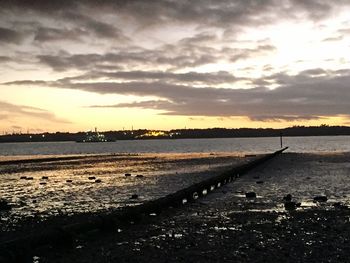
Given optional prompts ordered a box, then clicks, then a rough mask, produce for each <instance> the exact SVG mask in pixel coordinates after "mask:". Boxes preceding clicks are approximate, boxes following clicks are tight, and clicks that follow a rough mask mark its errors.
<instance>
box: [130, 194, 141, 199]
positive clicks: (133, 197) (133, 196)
mask: <svg viewBox="0 0 350 263" xmlns="http://www.w3.org/2000/svg"><path fill="white" fill-rule="evenodd" d="M137 198H139V196H138V195H137V194H133V195H132V196H131V197H130V199H137Z"/></svg>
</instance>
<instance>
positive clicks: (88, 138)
mask: <svg viewBox="0 0 350 263" xmlns="http://www.w3.org/2000/svg"><path fill="white" fill-rule="evenodd" d="M76 142H113V140H108V139H107V138H106V136H105V135H104V134H102V133H99V132H98V131H97V128H95V131H94V132H93V131H90V132H87V133H86V134H85V138H84V139H83V140H78V141H76Z"/></svg>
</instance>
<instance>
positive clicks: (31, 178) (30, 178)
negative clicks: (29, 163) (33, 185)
mask: <svg viewBox="0 0 350 263" xmlns="http://www.w3.org/2000/svg"><path fill="white" fill-rule="evenodd" d="M33 179H34V178H33V177H26V180H33Z"/></svg>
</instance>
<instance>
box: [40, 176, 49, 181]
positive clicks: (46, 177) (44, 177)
mask: <svg viewBox="0 0 350 263" xmlns="http://www.w3.org/2000/svg"><path fill="white" fill-rule="evenodd" d="M41 179H42V180H49V177H48V176H43V177H41Z"/></svg>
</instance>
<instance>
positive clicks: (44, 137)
mask: <svg viewBox="0 0 350 263" xmlns="http://www.w3.org/2000/svg"><path fill="white" fill-rule="evenodd" d="M101 134H104V136H105V137H106V138H107V139H108V140H109V141H115V140H140V139H186V138H240V137H276V136H280V135H283V136H335V135H350V127H348V126H328V125H321V126H293V127H288V128H282V129H274V128H232V129H227V128H207V129H174V130H170V131H161V132H159V133H157V135H154V134H155V133H154V132H152V130H147V129H139V130H122V131H105V132H101ZM85 136H86V132H76V133H70V132H55V133H40V134H8V135H2V136H0V142H45V141H81V140H83V139H84V137H85Z"/></svg>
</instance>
